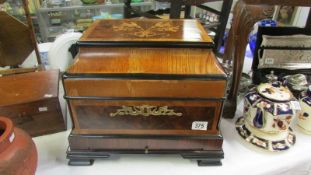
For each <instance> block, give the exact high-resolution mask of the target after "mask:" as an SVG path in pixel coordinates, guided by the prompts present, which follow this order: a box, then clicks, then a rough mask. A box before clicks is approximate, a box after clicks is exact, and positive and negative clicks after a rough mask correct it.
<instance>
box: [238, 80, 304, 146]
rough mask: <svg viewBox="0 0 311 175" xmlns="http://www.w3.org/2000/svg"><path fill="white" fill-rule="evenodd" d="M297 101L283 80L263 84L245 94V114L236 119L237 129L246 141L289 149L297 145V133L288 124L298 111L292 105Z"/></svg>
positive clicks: (256, 144)
mask: <svg viewBox="0 0 311 175" xmlns="http://www.w3.org/2000/svg"><path fill="white" fill-rule="evenodd" d="M297 103H298V101H297V100H296V99H295V97H294V96H293V95H292V93H291V92H290V90H289V89H288V88H287V87H285V86H282V85H281V83H280V82H273V83H263V84H260V85H259V86H257V87H255V88H253V89H251V90H250V91H249V92H248V93H247V94H246V95H245V98H244V116H243V117H242V118H240V119H238V121H237V122H236V129H237V130H238V133H239V134H240V136H242V137H243V138H244V140H246V141H248V142H250V143H252V144H253V145H255V146H257V147H260V148H264V149H266V150H269V151H283V150H287V149H289V148H290V147H291V146H292V145H294V144H295V135H294V133H293V132H292V130H291V128H290V127H289V126H290V124H291V122H292V119H293V118H294V117H295V116H296V114H297V112H299V111H298V110H297V109H296V108H295V107H294V106H293V104H297ZM298 105H299V104H298Z"/></svg>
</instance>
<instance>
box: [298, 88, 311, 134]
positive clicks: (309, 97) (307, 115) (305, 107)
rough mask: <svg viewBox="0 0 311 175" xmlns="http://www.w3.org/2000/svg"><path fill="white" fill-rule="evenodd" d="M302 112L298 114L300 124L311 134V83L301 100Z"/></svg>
mask: <svg viewBox="0 0 311 175" xmlns="http://www.w3.org/2000/svg"><path fill="white" fill-rule="evenodd" d="M299 103H300V107H301V112H300V113H299V115H298V123H297V124H298V126H299V127H300V128H301V129H302V131H304V132H305V133H307V134H310V135H311V85H310V86H309V87H308V90H307V92H306V93H304V94H303V95H302V97H301V98H300V100H299Z"/></svg>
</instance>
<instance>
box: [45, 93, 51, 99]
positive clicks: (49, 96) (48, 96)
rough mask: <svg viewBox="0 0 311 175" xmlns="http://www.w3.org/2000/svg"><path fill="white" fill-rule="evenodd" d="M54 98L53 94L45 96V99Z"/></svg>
mask: <svg viewBox="0 0 311 175" xmlns="http://www.w3.org/2000/svg"><path fill="white" fill-rule="evenodd" d="M51 97H53V94H44V98H51Z"/></svg>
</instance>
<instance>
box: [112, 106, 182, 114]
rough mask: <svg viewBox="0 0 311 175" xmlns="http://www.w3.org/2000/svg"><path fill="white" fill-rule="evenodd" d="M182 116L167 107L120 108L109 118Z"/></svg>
mask: <svg viewBox="0 0 311 175" xmlns="http://www.w3.org/2000/svg"><path fill="white" fill-rule="evenodd" d="M125 115H131V116H145V117H147V116H178V117H180V116H182V115H183V114H182V113H179V112H175V111H174V110H173V109H169V108H168V106H150V105H141V106H122V108H121V109H117V111H116V112H113V113H110V116H111V117H115V116H125Z"/></svg>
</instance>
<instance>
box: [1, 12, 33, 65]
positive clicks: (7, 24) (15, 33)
mask: <svg viewBox="0 0 311 175" xmlns="http://www.w3.org/2000/svg"><path fill="white" fill-rule="evenodd" d="M0 24H1V25H0V66H16V65H20V64H22V63H23V62H24V60H25V59H26V58H27V57H28V56H29V55H30V53H31V52H32V51H34V49H35V47H34V46H33V45H32V39H31V36H30V34H29V33H30V31H29V28H28V26H26V25H25V24H24V23H22V22H20V21H18V20H16V19H15V18H14V17H12V16H10V15H9V14H7V13H6V12H3V11H0Z"/></svg>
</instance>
